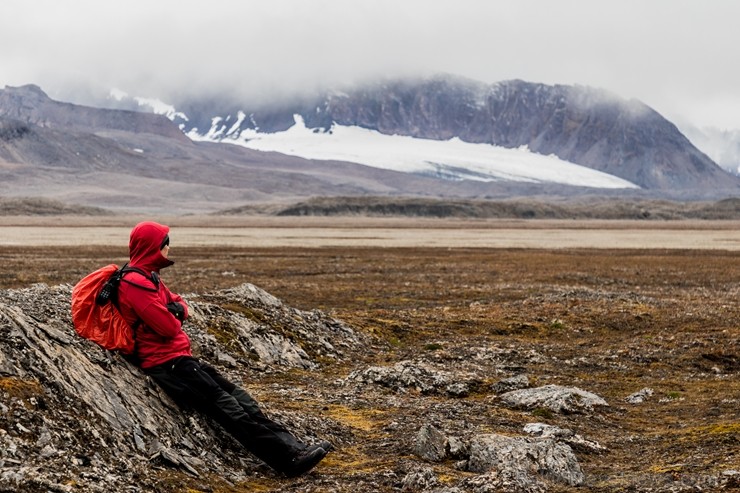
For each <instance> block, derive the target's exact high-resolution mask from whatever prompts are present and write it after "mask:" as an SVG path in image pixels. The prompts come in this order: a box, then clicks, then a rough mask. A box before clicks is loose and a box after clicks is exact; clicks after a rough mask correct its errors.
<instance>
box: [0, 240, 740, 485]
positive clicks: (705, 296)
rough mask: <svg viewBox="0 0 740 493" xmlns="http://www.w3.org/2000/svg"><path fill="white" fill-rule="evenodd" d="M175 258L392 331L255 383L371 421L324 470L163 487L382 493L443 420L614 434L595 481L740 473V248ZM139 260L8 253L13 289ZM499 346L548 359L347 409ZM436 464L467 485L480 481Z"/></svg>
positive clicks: (229, 252) (215, 281) (194, 278)
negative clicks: (427, 430) (531, 389)
mask: <svg viewBox="0 0 740 493" xmlns="http://www.w3.org/2000/svg"><path fill="white" fill-rule="evenodd" d="M646 234H649V233H646ZM173 256H174V257H173V258H174V259H175V260H176V262H177V263H176V264H175V265H174V266H173V267H171V268H170V269H168V270H167V271H164V272H163V277H164V279H165V281H166V282H167V284H168V285H169V287H170V288H171V289H173V290H175V291H179V292H182V293H201V292H206V291H209V290H213V289H217V288H224V287H230V286H234V285H237V284H240V283H243V282H250V283H253V284H255V285H257V286H260V287H262V288H263V289H265V290H267V291H268V292H270V293H272V294H273V295H275V296H277V297H278V298H281V299H282V300H283V301H284V302H285V303H286V304H288V305H291V306H294V307H297V308H301V309H305V310H311V309H321V310H323V311H325V312H327V313H329V314H331V315H332V316H334V317H336V318H339V319H341V320H343V321H345V322H347V323H348V324H349V325H350V326H352V327H354V328H355V329H356V330H358V331H363V332H365V333H368V334H371V335H373V336H375V337H376V338H377V340H378V341H379V342H378V344H374V345H372V347H368V348H366V349H365V350H363V351H362V352H361V353H358V354H357V355H356V357H355V358H354V359H353V360H352V361H349V362H344V363H342V364H339V365H328V364H327V365H323V366H322V368H321V370H320V371H317V372H311V373H308V372H287V373H285V374H282V375H271V376H269V377H265V379H264V380H262V381H260V380H257V381H251V382H245V385H246V386H247V388H249V390H250V391H252V393H253V394H255V395H256V396H257V397H258V399H259V400H260V401H262V402H264V403H265V404H266V405H267V406H268V407H271V408H277V409H288V410H293V411H299V412H305V413H309V414H312V413H313V414H316V415H317V416H322V415H323V416H326V417H327V418H331V419H334V420H337V421H339V422H341V423H342V424H343V425H345V426H347V427H350V428H352V429H353V430H355V431H356V434H355V437H356V438H355V439H354V441H353V442H352V443H345V444H341V445H340V447H339V448H338V450H337V451H336V452H334V453H333V454H331V455H330V456H329V458H328V459H327V460H326V461H325V462H324V463H322V464H321V465H320V466H319V467H318V468H317V470H316V472H314V473H312V474H311V475H310V476H309V477H306V478H300V479H297V480H286V479H280V478H274V477H269V476H267V477H264V478H255V481H254V482H253V483H250V484H244V485H227V484H219V483H218V482H215V483H210V484H209V485H207V486H206V485H205V483H204V481H203V479H202V478H201V479H197V480H196V479H193V478H190V477H188V476H187V475H185V474H182V475H179V473H170V472H168V473H166V474H163V480H162V482H161V483H160V484H159V485H158V486H157V488H158V489H157V491H185V490H188V488H189V490H188V491H214V492H216V491H218V492H226V491H231V492H237V491H319V490H321V491H329V490H333V491H355V492H360V491H365V490H364V489H363V486H362V484H363V481H364V478H367V477H368V476H371V475H374V474H377V475H386V476H387V475H389V474H392V473H395V474H399V475H400V471H398V469H399V467H400V466H399V464H400V463H407V462H408V461H409V460H416V461H419V462H422V461H421V460H420V459H418V458H413V456H412V454H411V443H412V441H413V433H414V432H415V431H416V430H417V429H418V428H419V427H420V426H421V425H422V424H424V423H425V422H427V421H428V420H429V419H433V418H434V417H439V416H441V415H445V416H448V417H454V419H458V420H463V421H466V422H467V423H468V425H469V426H470V427H474V428H476V429H480V430H483V431H487V432H497V433H504V434H512V435H513V434H521V429H522V427H523V426H524V424H526V423H529V422H535V421H539V422H545V423H549V424H554V425H558V426H561V427H564V428H570V429H572V430H574V431H575V432H577V433H579V434H581V435H583V436H584V437H586V438H588V439H590V440H595V441H598V442H599V443H600V444H601V445H602V446H604V447H606V448H607V451H606V452H604V453H587V454H579V455H578V458H579V461H580V462H581V465H582V467H583V469H584V472H585V474H586V477H587V488H588V490H590V491H610V492H611V491H625V490H628V491H644V490H648V489H652V490H661V488H671V487H677V488H679V489H677V490H675V489H674V490H671V491H684V489H681V488H683V487H685V488H686V489H685V491H695V489H691V488H700V487H701V486H702V485H703V484H705V481H704V479H705V478H708V477H710V476H716V475H718V474H722V473H723V472H725V471H731V470H738V469H740V378H738V377H739V376H740V343H739V342H738V340H739V336H740V322H739V320H740V308H739V307H738V303H737V300H738V299H739V298H740V254H738V252H733V251H724V250H711V251H710V250H668V249H651V250H626V249H618V250H617V249H613V250H612V249H575V248H574V249H559V250H548V249H485V248H474V249H473V248H424V247H414V248H366V247H342V248H337V247H325V248H283V247H275V248H261V249H258V248H239V247H214V246H208V247H177V248H176V249H175V248H173ZM125 259H126V248H125V245H121V246H120V247H111V248H108V249H103V248H100V247H99V246H86V247H80V246H75V247H63V246H50V247H29V246H17V247H16V246H3V247H0V288H1V289H4V288H11V287H21V286H28V285H29V284H31V283H36V282H45V283H48V284H59V283H75V282H76V281H77V280H78V279H80V278H81V277H82V276H83V275H85V274H86V273H88V272H90V271H92V270H94V269H96V268H98V267H100V266H102V265H105V264H107V263H110V262H117V263H118V262H121V263H122V262H123V261H125ZM492 347H496V348H508V350H509V351H514V353H519V354H522V355H533V354H534V355H537V357H527V358H526V362H519V363H517V362H516V361H512V362H511V367H510V368H508V369H506V370H505V371H503V372H502V373H500V374H489V375H481V386H480V388H479V389H477V390H476V392H474V393H473V394H471V395H469V396H467V397H464V398H447V397H441V396H436V397H435V396H431V397H430V396H424V395H420V394H418V393H415V392H413V391H411V392H407V393H402V394H398V393H395V392H393V391H392V390H384V389H377V390H374V391H372V392H368V394H367V395H365V396H363V399H362V400H361V401H360V400H357V401H355V402H354V404H353V405H352V406H344V405H339V404H333V403H332V396H331V392H334V391H335V390H334V389H335V388H336V387H335V385H334V382H335V381H336V380H337V378H341V377H345V376H346V375H347V374H349V373H350V372H351V371H353V370H355V369H361V368H365V367H367V366H368V365H389V364H393V363H395V362H398V361H403V360H412V359H416V358H418V357H420V356H424V357H426V358H429V359H432V360H434V361H437V362H440V363H444V364H446V365H448V367H449V368H450V369H451V370H454V369H455V367H456V366H457V365H460V366H463V365H464V364H465V362H466V359H468V358H474V357H475V354H474V353H475V351H479V350H480V349H481V348H492ZM514 353H512V354H514ZM506 372H510V373H511V374H514V373H517V372H524V373H526V374H527V375H528V377H529V378H530V381H531V384H532V385H533V386H535V385H544V384H549V383H556V384H561V385H568V386H576V387H579V388H581V389H584V390H588V391H590V392H594V393H596V394H598V395H600V396H602V397H603V398H604V399H606V400H607V402H608V403H609V404H610V406H609V408H608V409H606V410H603V411H599V412H596V413H594V414H593V415H588V416H585V415H559V414H555V413H552V412H549V411H548V410H546V409H536V410H533V411H514V410H509V409H506V408H504V407H502V406H501V405H500V404H498V403H497V402H496V396H495V395H494V393H493V392H492V391H491V390H490V387H491V385H492V384H494V383H495V382H496V381H498V380H499V379H501V378H504V377H506V376H508V375H507V374H506ZM286 388H289V389H290V391H288V392H286V391H284V389H286ZM644 388H650V389H652V390H653V394H652V396H650V397H649V398H648V399H647V400H646V401H645V402H643V403H641V404H630V403H627V402H625V398H626V397H627V396H628V395H630V394H632V393H634V392H637V391H639V390H641V389H644ZM297 395H299V396H301V398H299V399H296V396H297ZM434 467H435V472H437V473H438V475H439V477H440V479H441V481H443V482H445V481H447V482H450V484H452V483H454V482H455V481H456V480H458V479H459V478H460V477H462V476H464V474H465V473H464V472H461V471H456V470H455V469H454V468H453V467H452V466H451V465H450V464H434ZM165 478H166V480H165ZM312 482H313V484H314V487H315V488H318V489H311V488H312V487H311V486H310V485H311V484H312ZM391 483H392V482H391ZM383 484H386V485H387V484H389V483H388V482H386V483H383ZM397 484H398V482H397ZM671 485H673V486H671ZM682 485H683V486H682ZM562 488H563V489H564V490H567V488H565V487H562ZM368 491H369V490H368ZM383 491H386V490H385V489H384V490H383ZM387 491H397V490H396V489H394V488H392V487H388V489H387ZM581 491H582V490H581ZM666 491H667V490H666Z"/></svg>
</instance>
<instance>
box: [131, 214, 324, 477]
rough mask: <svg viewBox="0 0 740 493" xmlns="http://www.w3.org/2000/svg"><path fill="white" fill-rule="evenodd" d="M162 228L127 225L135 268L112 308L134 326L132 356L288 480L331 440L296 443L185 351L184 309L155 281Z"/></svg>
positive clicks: (164, 237) (165, 249) (162, 261)
mask: <svg viewBox="0 0 740 493" xmlns="http://www.w3.org/2000/svg"><path fill="white" fill-rule="evenodd" d="M169 231H170V229H169V227H167V226H165V225H162V224H158V223H156V222H150V221H146V222H142V223H139V224H137V225H136V226H135V227H134V228H133V229H132V230H131V235H130V239H129V257H130V261H129V264H128V265H129V266H130V267H133V268H135V269H136V270H134V271H131V272H128V273H127V274H126V276H125V277H124V278H123V279H122V281H121V284H120V286H119V290H118V307H119V310H120V312H121V314H122V315H123V317H124V318H125V320H126V321H127V322H128V323H129V324H130V325H131V326H132V327H134V340H135V351H134V360H135V361H136V362H137V364H138V365H139V366H140V368H141V369H142V370H143V371H144V373H146V374H147V375H148V376H149V377H151V378H152V380H154V382H156V383H157V385H159V386H160V387H161V388H162V389H163V390H164V391H165V392H166V393H167V394H168V395H169V396H171V397H172V398H173V399H174V400H175V402H177V403H178V404H180V405H181V406H191V407H193V408H195V409H197V410H199V411H200V412H202V413H204V414H206V415H208V416H210V417H211V418H213V419H214V420H215V421H216V422H217V423H219V424H220V425H221V426H222V427H223V428H224V429H225V430H226V431H227V432H228V433H230V434H231V435H232V436H233V437H234V438H236V440H238V441H239V443H241V444H242V445H243V446H244V447H245V448H246V449H247V450H249V452H251V453H252V454H254V455H255V456H256V457H258V458H259V459H261V460H262V461H264V462H265V463H266V464H267V465H268V466H270V467H271V468H273V469H274V470H276V471H279V472H281V473H283V474H285V475H287V476H290V477H295V476H299V475H302V474H305V473H307V472H308V471H310V470H311V469H313V468H314V467H315V466H316V465H317V464H318V463H319V462H321V460H322V459H324V457H325V456H326V455H327V453H328V452H329V451H330V450H331V449H332V446H331V444H330V443H329V442H326V441H323V442H321V443H319V444H317V445H311V446H309V445H307V444H305V443H303V442H301V441H300V440H298V439H297V438H296V437H295V436H294V435H293V434H292V433H291V432H290V431H288V429H287V428H286V427H285V426H283V425H282V424H280V423H278V422H276V421H273V420H271V419H270V418H268V417H267V416H266V415H265V414H264V413H263V412H262V410H261V409H260V407H259V405H258V404H257V402H256V401H255V400H254V399H253V398H252V397H251V396H250V395H249V394H248V393H247V392H246V391H245V390H244V389H242V388H240V387H239V386H237V385H236V384H234V383H232V382H230V381H229V380H227V379H226V378H224V377H223V376H222V375H221V374H220V373H219V372H218V371H217V370H216V369H215V368H214V367H212V366H211V365H209V364H208V363H206V362H204V361H201V360H200V359H199V358H196V357H194V356H193V354H192V352H191V347H190V339H189V337H188V335H187V334H186V333H185V332H184V331H183V330H182V323H183V322H184V321H185V320H187V318H188V306H187V304H186V303H185V301H184V300H183V298H182V297H181V296H180V295H178V294H176V293H173V292H172V291H170V290H169V289H168V288H167V286H166V285H165V283H164V282H163V281H162V280H161V279H160V271H161V270H162V269H164V268H165V267H169V266H171V265H173V264H174V262H173V261H172V260H170V259H169V249H170V245H169V242H170V239H169ZM142 272H143V273H144V274H142ZM147 273H148V275H145V274H147Z"/></svg>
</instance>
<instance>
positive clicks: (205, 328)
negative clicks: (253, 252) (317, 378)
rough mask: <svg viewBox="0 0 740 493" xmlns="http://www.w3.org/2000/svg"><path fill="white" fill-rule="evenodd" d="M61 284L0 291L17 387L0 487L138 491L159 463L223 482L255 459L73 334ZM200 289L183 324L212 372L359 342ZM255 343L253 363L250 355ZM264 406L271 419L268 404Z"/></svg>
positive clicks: (269, 304)
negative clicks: (206, 295)
mask: <svg viewBox="0 0 740 493" xmlns="http://www.w3.org/2000/svg"><path fill="white" fill-rule="evenodd" d="M71 292H72V286H70V285H63V286H55V287H48V286H46V285H43V284H39V285H34V286H32V287H30V288H24V289H16V290H0V375H2V377H3V379H5V380H8V381H12V382H13V383H14V385H17V388H18V389H19V390H18V392H19V396H13V395H8V394H7V393H0V394H2V403H0V409H1V410H2V411H3V415H2V416H3V417H4V418H5V419H3V420H2V423H0V425H1V426H2V427H1V428H0V464H1V465H0V490H3V491H37V490H38V491H66V490H69V488H71V487H67V486H68V485H69V484H72V483H74V484H75V485H76V486H75V487H74V489H75V490H80V491H91V492H101V493H102V492H107V491H119V490H120V487H121V485H132V486H131V488H130V489H131V491H143V489H142V488H143V486H142V485H148V486H151V484H152V483H151V482H150V483H146V481H148V480H151V479H152V478H153V477H154V476H153V474H154V473H153V471H154V470H155V469H156V468H159V467H162V466H163V467H168V468H173V467H175V468H179V469H182V470H183V471H185V472H187V473H188V474H191V475H193V476H198V475H199V474H209V475H210V474H215V475H218V476H220V477H224V478H227V479H228V480H229V481H232V482H238V481H241V480H243V478H244V476H245V473H246V474H248V473H249V468H250V467H251V468H252V469H256V468H257V467H259V465H258V464H259V463H258V462H257V461H253V462H251V463H249V464H247V465H246V466H245V464H244V463H243V462H242V461H243V459H244V458H245V457H248V455H247V453H246V452H245V450H244V449H243V448H242V447H240V446H238V445H236V442H235V441H234V440H233V439H232V438H231V437H229V436H227V435H226V434H225V432H224V431H223V430H222V429H220V428H219V427H216V426H211V422H210V421H209V420H207V419H205V418H204V417H203V416H201V415H200V414H194V413H193V412H191V411H188V410H182V409H180V408H179V407H178V406H177V405H175V403H174V402H173V401H172V400H171V399H170V398H169V397H168V396H167V395H166V394H165V393H164V392H162V391H161V390H160V389H159V388H158V387H157V386H156V385H154V384H153V383H152V382H151V381H149V380H148V378H147V377H146V375H145V374H144V373H142V372H141V371H140V370H139V369H138V368H136V367H135V366H133V365H131V364H129V363H128V362H127V361H126V360H125V359H124V358H122V357H121V356H120V355H119V354H117V353H112V352H108V351H104V350H102V349H101V348H100V347H98V346H97V345H95V344H94V343H92V342H90V341H87V340H85V339H82V338H80V337H79V336H78V335H77V334H76V333H75V332H74V329H73V327H72V322H71V316H70V297H71ZM210 296H211V298H209V300H208V301H204V300H203V299H202V298H198V297H196V296H186V299H187V300H188V303H189V304H190V305H192V306H193V311H192V315H193V320H192V322H191V321H188V323H186V324H185V327H184V330H186V331H187V332H188V334H189V335H190V336H191V339H192V340H193V350H194V353H195V354H196V356H203V355H207V356H210V357H208V358H206V359H207V360H208V361H209V362H210V363H212V364H214V365H221V366H222V368H221V370H222V371H224V372H225V371H226V370H225V369H224V368H223V366H225V365H226V366H229V367H230V366H231V365H237V367H239V366H243V365H244V364H245V362H251V361H258V362H259V363H260V364H261V365H263V366H264V367H272V368H275V369H280V368H285V369H288V368H292V367H303V368H306V367H313V366H314V365H316V364H317V363H316V361H315V358H318V357H323V358H333V359H340V358H342V357H343V355H342V348H351V349H353V350H356V348H357V347H359V346H360V345H361V344H362V341H363V339H362V337H361V336H357V335H355V334H354V332H353V331H352V330H351V329H350V328H349V327H347V326H345V325H344V324H342V323H341V322H339V321H336V320H333V319H331V318H330V317H328V316H326V315H324V314H321V313H320V312H316V311H313V312H301V311H299V310H294V309H292V308H290V307H287V306H284V305H283V304H282V302H280V301H279V300H277V299H276V298H274V297H271V296H269V295H266V294H263V292H262V291H261V290H259V289H258V288H254V287H248V286H242V287H239V288H235V289H234V290H231V291H228V292H217V293H213V294H212V295H210ZM191 298H192V299H194V300H193V301H191ZM195 298H197V301H195ZM39 300H43V303H39ZM242 301H243V303H244V304H242ZM252 316H253V317H254V318H255V319H260V318H262V322H260V321H259V320H253V319H252V318H251V317H252ZM271 317H275V318H274V319H273V318H271ZM212 331H213V332H212ZM260 344H263V345H264V346H263V347H264V348H265V350H264V353H263V354H264V358H265V361H262V360H260V357H261V356H260V354H258V353H257V352H256V351H253V348H254V347H258V346H260ZM330 348H334V349H333V350H332V349H330ZM330 351H332V352H331V353H330ZM217 354H222V355H224V356H225V357H221V358H217V357H216V355H217ZM238 369H239V368H236V370H238ZM241 369H242V370H244V369H246V370H248V368H241ZM273 414H275V415H276V419H278V420H279V419H280V416H281V413H280V412H275V413H273ZM294 414H295V416H291V418H295V419H291V421H290V425H291V429H292V430H294V431H296V434H297V435H298V436H299V437H301V438H305V437H306V435H310V434H312V433H317V430H322V431H326V430H327V429H330V427H331V426H333V425H332V424H331V421H330V420H327V419H321V418H318V417H317V418H313V419H312V418H311V417H306V416H305V415H304V414H302V413H297V412H296V413H294ZM327 422H328V424H327ZM338 432H339V431H338ZM322 436H326V434H325V433H323V432H322ZM157 444H158V445H157ZM147 451H149V454H148V455H147ZM195 455H197V457H194V456H195ZM147 458H152V459H153V460H156V462H157V463H156V464H152V463H150V462H149V461H147V460H146V459H147ZM196 466H197V470H196ZM113 472H115V474H113ZM60 484H61V485H65V486H59V485H60Z"/></svg>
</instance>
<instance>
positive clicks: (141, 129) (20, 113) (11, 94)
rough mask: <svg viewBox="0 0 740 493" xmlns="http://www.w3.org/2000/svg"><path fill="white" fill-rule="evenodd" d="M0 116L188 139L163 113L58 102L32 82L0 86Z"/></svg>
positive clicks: (42, 124)
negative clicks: (18, 85) (14, 85)
mask: <svg viewBox="0 0 740 493" xmlns="http://www.w3.org/2000/svg"><path fill="white" fill-rule="evenodd" d="M0 117H3V118H6V119H10V120H16V121H19V122H23V123H28V124H33V125H37V126H39V127H48V128H52V129H58V130H65V131H78V132H79V131H82V132H89V133H100V132H105V131H126V132H135V133H149V134H154V135H161V136H163V137H167V138H171V139H177V140H179V141H181V142H183V143H185V142H189V139H188V138H187V137H185V135H183V133H182V132H181V131H180V129H179V128H178V127H177V126H176V125H174V124H173V123H172V122H171V121H170V120H168V119H167V118H166V117H164V116H161V115H153V114H147V113H139V112H135V111H123V110H105V109H99V108H90V107H87V106H79V105H75V104H69V103H61V102H59V101H54V100H52V99H51V98H49V97H48V96H47V95H46V93H44V91H42V90H41V88H39V87H38V86H35V85H26V86H21V87H7V86H6V87H5V89H4V90H0ZM2 128H3V127H0V132H2Z"/></svg>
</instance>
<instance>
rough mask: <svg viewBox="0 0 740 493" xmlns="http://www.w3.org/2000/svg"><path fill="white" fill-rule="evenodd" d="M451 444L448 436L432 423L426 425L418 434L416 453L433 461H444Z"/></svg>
mask: <svg viewBox="0 0 740 493" xmlns="http://www.w3.org/2000/svg"><path fill="white" fill-rule="evenodd" d="M449 447H450V444H449V440H448V439H447V437H446V436H445V435H444V434H443V433H442V432H441V431H439V430H438V429H437V428H435V427H434V426H432V425H424V426H422V427H421V429H419V432H418V433H417V434H416V441H415V443H414V453H415V454H416V455H417V456H419V457H421V458H422V459H426V460H429V461H432V462H440V461H443V460H444V459H445V458H446V457H447V452H448V450H449Z"/></svg>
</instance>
